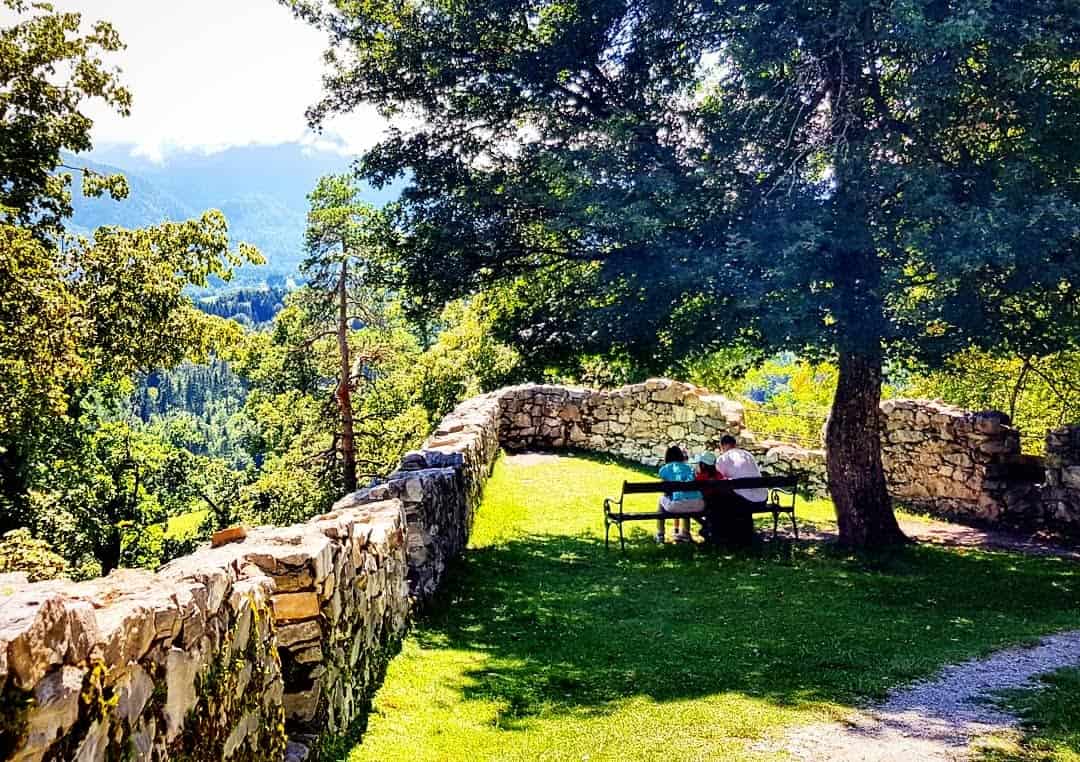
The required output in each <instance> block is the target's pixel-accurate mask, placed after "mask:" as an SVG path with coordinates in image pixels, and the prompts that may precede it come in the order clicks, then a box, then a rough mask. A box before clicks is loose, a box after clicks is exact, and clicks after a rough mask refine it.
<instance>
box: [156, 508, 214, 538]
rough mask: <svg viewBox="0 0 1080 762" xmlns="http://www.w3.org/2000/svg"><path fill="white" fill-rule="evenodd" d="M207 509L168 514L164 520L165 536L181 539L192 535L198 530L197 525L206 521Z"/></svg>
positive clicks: (199, 525)
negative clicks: (174, 514)
mask: <svg viewBox="0 0 1080 762" xmlns="http://www.w3.org/2000/svg"><path fill="white" fill-rule="evenodd" d="M209 513H210V511H209V510H206V509H204V510H201V511H190V512H188V513H181V514H179V515H177V516H170V517H169V519H168V521H166V522H165V536H166V537H171V538H173V539H174V540H183V539H185V538H187V537H191V536H193V535H194V534H195V533H197V532H198V531H199V527H201V526H202V524H203V522H204V521H206V516H207V514H209Z"/></svg>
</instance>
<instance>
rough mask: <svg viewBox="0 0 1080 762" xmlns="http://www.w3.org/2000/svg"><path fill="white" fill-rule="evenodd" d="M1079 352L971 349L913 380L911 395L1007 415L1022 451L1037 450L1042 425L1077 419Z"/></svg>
mask: <svg viewBox="0 0 1080 762" xmlns="http://www.w3.org/2000/svg"><path fill="white" fill-rule="evenodd" d="M1077 378H1080V353H1077V352H1057V353H1055V354H1052V355H1047V356H1043V357H1029V358H1026V359H1024V358H1018V357H1000V356H995V355H993V354H990V353H987V352H981V351H979V350H976V349H971V350H968V351H966V352H961V353H959V354H957V355H954V356H953V357H951V358H949V360H948V362H947V363H946V366H945V368H944V369H942V370H939V371H935V372H931V373H927V374H924V375H921V376H917V377H915V378H914V379H913V393H914V394H917V395H920V396H924V397H930V398H940V399H943V400H945V401H946V402H949V403H952V404H954V405H959V406H961V407H965V408H968V409H969V410H1000V411H1003V412H1005V413H1007V414H1008V415H1009V416H1010V417H1011V418H1012V420H1013V423H1014V424H1015V425H1016V426H1017V427H1019V428H1020V431H1021V434H1022V435H1023V439H1022V444H1023V447H1024V451H1025V452H1031V453H1041V452H1042V451H1043V449H1044V448H1045V445H1046V436H1045V435H1046V431H1047V429H1052V428H1057V427H1058V426H1061V425H1062V424H1065V423H1073V422H1076V421H1080V385H1077V381H1076V379H1077Z"/></svg>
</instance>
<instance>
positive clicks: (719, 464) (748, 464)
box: [716, 434, 769, 503]
mask: <svg viewBox="0 0 1080 762" xmlns="http://www.w3.org/2000/svg"><path fill="white" fill-rule="evenodd" d="M720 449H721V450H722V451H723V454H722V455H721V456H720V457H719V458H717V459H716V470H717V471H719V472H720V473H722V474H723V475H724V478H725V479H756V478H760V477H761V471H760V470H759V469H758V464H757V461H755V460H754V456H753V455H751V454H750V453H748V452H747V451H746V450H744V449H742V448H741V447H739V446H738V442H736V441H735V437H733V436H731V435H730V434H725V435H724V437H723V438H722V439H721V440H720ZM734 492H735V494H736V495H738V496H739V497H741V498H742V499H743V500H745V501H746V502H748V503H764V502H765V501H766V500H768V499H769V491H768V490H767V489H765V488H764V487H756V488H754V489H737V490H735V491H734Z"/></svg>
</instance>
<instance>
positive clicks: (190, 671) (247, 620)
mask: <svg viewBox="0 0 1080 762" xmlns="http://www.w3.org/2000/svg"><path fill="white" fill-rule="evenodd" d="M498 421H499V403H498V400H497V398H496V397H494V396H491V395H489V396H486V397H480V398H477V399H474V400H470V401H468V402H466V403H464V404H462V405H461V406H460V407H458V409H457V410H455V411H454V413H452V414H451V415H450V416H448V417H447V418H446V419H445V420H444V421H443V422H442V424H441V425H440V427H439V428H438V430H437V431H436V432H435V433H434V434H433V435H432V437H431V438H430V439H429V440H428V442H427V443H426V445H425V448H424V449H423V450H421V451H419V452H415V453H409V455H407V456H406V457H405V458H404V460H403V462H402V464H401V467H400V468H399V470H398V471H397V472H396V473H394V474H393V475H392V476H391V477H390V478H389V479H388V480H387V481H386V483H384V484H382V485H379V486H376V487H373V488H370V489H368V490H363V491H361V492H358V493H355V494H353V495H350V496H347V497H346V498H343V499H342V500H341V501H339V502H338V503H337V504H336V505H335V506H334V508H333V510H332V511H331V512H330V513H328V514H326V515H324V516H320V517H317V518H315V519H313V520H312V521H310V522H308V523H306V524H302V525H297V526H292V527H284V528H259V529H254V530H251V531H249V532H247V533H246V536H242V537H240V538H239V541H237V542H232V543H228V544H223V545H221V546H220V547H216V548H209V547H208V548H206V549H203V550H200V551H198V552H197V553H194V554H192V555H190V556H185V557H183V558H180V559H177V560H176V561H174V562H172V563H170V564H168V565H166V566H165V567H163V568H162V569H161V570H159V571H158V572H157V573H156V574H155V573H150V572H147V571H134V570H119V571H116V572H114V573H112V574H110V575H109V576H108V577H105V578H102V579H97V580H93V581H90V582H82V583H77V584H76V583H72V582H69V581H52V582H41V583H34V584H28V583H27V582H26V580H25V577H20V576H18V575H14V576H12V575H9V576H7V577H5V578H0V694H2V695H0V715H2V716H0V759H2V760H19V762H37V761H39V760H55V761H57V762H60V761H63V762H68V761H69V760H76V761H77V762H103V761H104V760H110V761H111V760H121V759H123V760H131V761H132V762H138V761H141V760H155V761H158V760H160V761H164V760H177V759H190V760H193V761H199V762H202V761H204V760H205V761H206V762H209V761H211V760H214V761H215V762H216V761H217V760H238V761H240V762H248V761H253V760H273V762H278V760H282V759H286V760H289V761H290V762H296V761H298V760H302V759H306V758H308V756H309V752H310V751H311V750H312V748H313V747H315V746H317V745H318V743H319V740H320V737H322V738H326V737H333V736H335V735H337V734H340V733H343V732H345V731H346V730H348V729H349V728H350V727H351V726H353V725H354V723H355V722H356V721H358V720H359V719H361V718H362V717H363V716H364V715H365V714H366V712H367V710H368V706H369V701H370V698H371V696H372V694H373V692H374V691H375V689H376V688H377V687H378V685H379V684H380V682H381V681H382V677H383V674H384V671H385V668H386V664H387V662H388V661H389V659H390V658H391V657H392V656H393V654H394V653H396V651H397V647H398V643H399V641H400V639H401V637H402V635H403V634H404V631H405V628H406V625H407V620H408V616H409V613H410V609H411V608H412V607H413V606H414V605H415V603H416V602H417V601H419V600H423V599H425V598H427V597H428V596H430V595H431V594H432V593H433V592H434V590H435V589H436V587H437V586H438V584H439V583H440V581H441V580H442V578H443V575H444V574H445V571H446V568H447V564H448V562H449V561H450V559H451V558H452V557H453V556H454V555H456V554H457V553H460V552H461V550H462V549H463V548H464V547H465V544H466V542H467V540H468V535H469V530H470V529H471V526H472V517H473V514H474V512H475V509H476V506H477V505H478V502H479V498H480V493H481V490H482V488H483V484H484V481H485V480H486V478H487V476H488V474H489V473H490V470H491V466H492V464H493V463H494V460H495V456H496V454H497V452H498Z"/></svg>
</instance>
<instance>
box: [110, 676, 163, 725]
mask: <svg viewBox="0 0 1080 762" xmlns="http://www.w3.org/2000/svg"><path fill="white" fill-rule="evenodd" d="M114 692H115V695H116V716H117V717H119V718H120V719H121V720H124V721H125V722H127V723H129V724H131V725H134V724H135V721H136V720H137V719H138V718H139V715H141V714H142V711H143V709H144V708H146V702H147V701H149V700H150V696H151V694H153V692H154V681H153V680H151V679H150V675H148V674H146V670H145V669H143V668H142V667H140V666H139V665H138V664H132V665H130V666H129V667H128V668H127V669H126V670H124V675H123V677H121V678H120V680H119V681H117V684H116V686H115V688H114Z"/></svg>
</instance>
